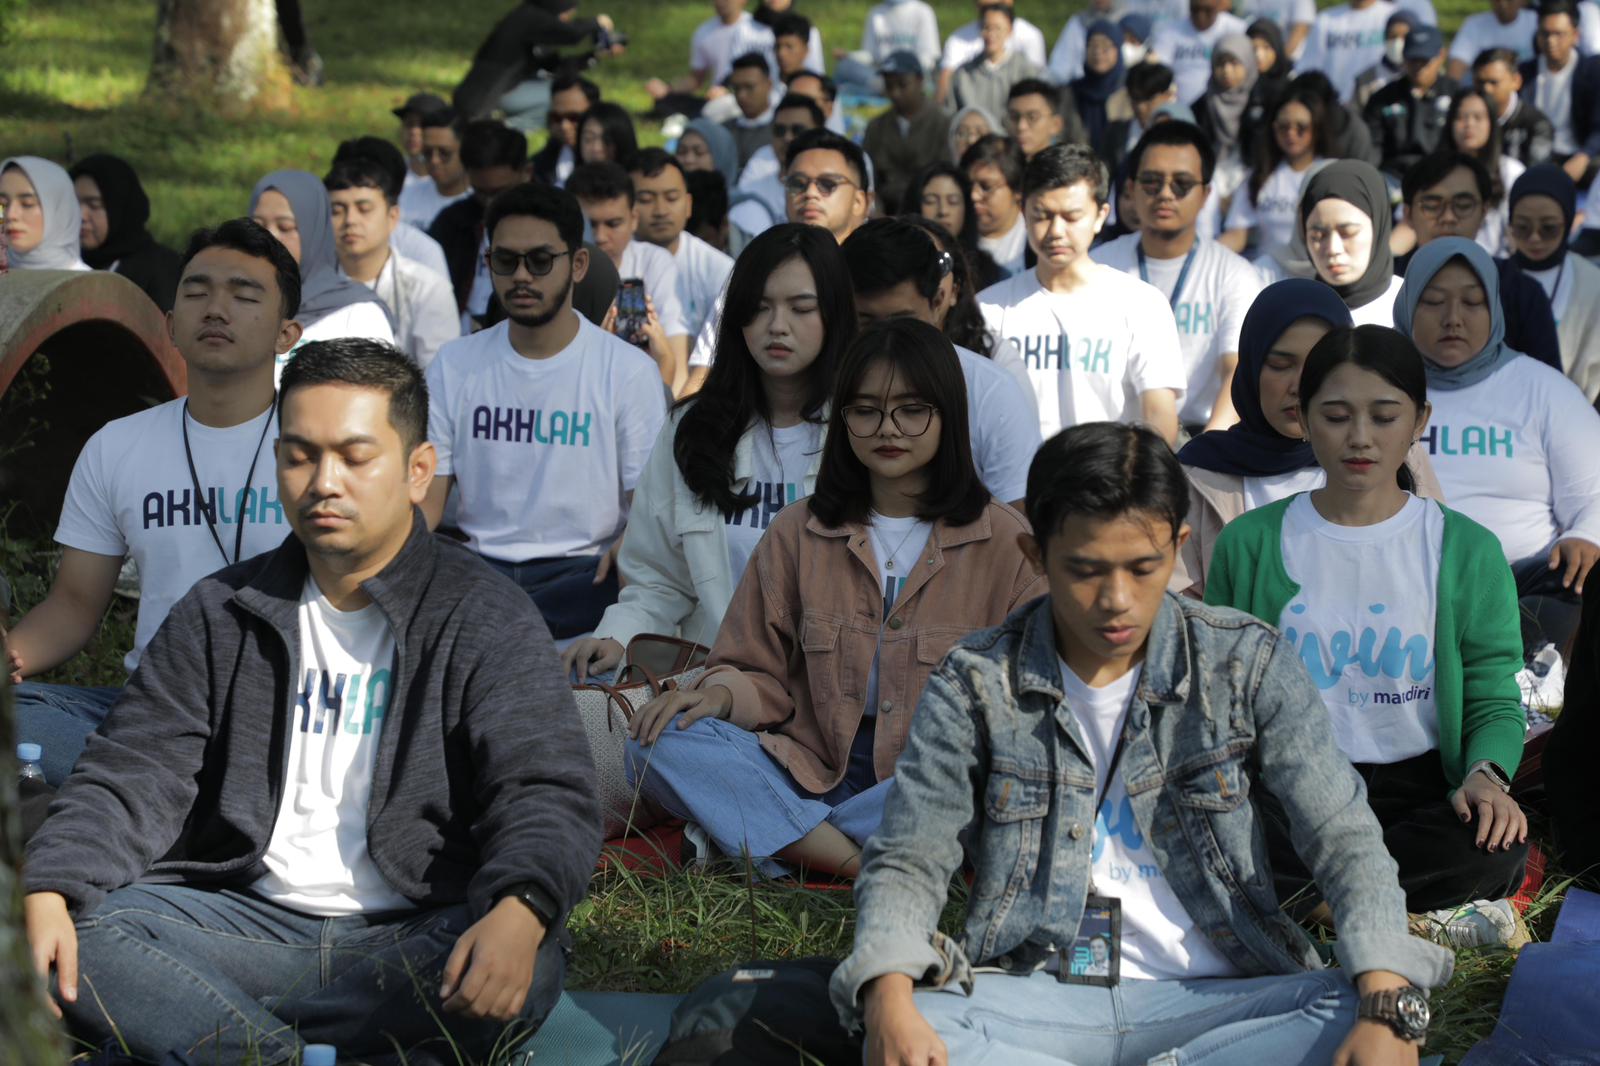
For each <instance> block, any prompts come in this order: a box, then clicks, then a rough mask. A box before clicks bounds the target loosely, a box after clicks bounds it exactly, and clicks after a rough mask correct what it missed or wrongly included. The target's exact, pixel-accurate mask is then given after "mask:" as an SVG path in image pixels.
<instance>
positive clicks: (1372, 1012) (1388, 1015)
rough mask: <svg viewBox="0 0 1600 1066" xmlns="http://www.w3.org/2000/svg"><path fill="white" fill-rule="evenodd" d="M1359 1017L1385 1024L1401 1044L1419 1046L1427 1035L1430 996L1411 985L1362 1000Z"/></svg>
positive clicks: (1429, 1018)
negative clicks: (1409, 1041) (1409, 1043)
mask: <svg viewBox="0 0 1600 1066" xmlns="http://www.w3.org/2000/svg"><path fill="white" fill-rule="evenodd" d="M1357 1017H1360V1018H1368V1019H1371V1020H1373V1021H1378V1022H1382V1023H1384V1024H1385V1025H1387V1026H1388V1027H1389V1028H1391V1029H1393V1030H1394V1031H1395V1034H1396V1035H1397V1036H1399V1037H1400V1038H1401V1039H1402V1040H1411V1041H1415V1042H1418V1043H1420V1042H1421V1041H1422V1040H1424V1039H1426V1037H1427V1035H1428V1023H1429V1021H1430V1020H1431V1012H1430V1011H1429V1009H1428V997H1427V994H1426V993H1424V992H1423V991H1422V990H1421V989H1420V988H1417V987H1415V986H1411V985H1408V986H1407V987H1405V988H1387V989H1384V990H1383V991H1381V992H1373V993H1370V994H1368V995H1365V996H1362V997H1361V1005H1360V1008H1359V1010H1358V1011H1357Z"/></svg>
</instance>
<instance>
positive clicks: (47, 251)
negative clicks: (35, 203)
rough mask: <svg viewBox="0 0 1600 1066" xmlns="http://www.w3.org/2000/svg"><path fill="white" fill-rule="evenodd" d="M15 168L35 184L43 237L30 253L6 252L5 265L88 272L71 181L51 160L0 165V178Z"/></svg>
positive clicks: (30, 158) (31, 158)
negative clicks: (40, 212)
mask: <svg viewBox="0 0 1600 1066" xmlns="http://www.w3.org/2000/svg"><path fill="white" fill-rule="evenodd" d="M11 167H16V168H17V169H18V170H20V171H22V173H23V174H24V175H26V176H27V179H28V181H29V182H31V183H32V184H33V191H34V193H35V194H36V195H37V196H38V197H39V207H40V209H41V210H42V211H43V212H44V237H43V238H42V239H41V240H40V241H39V244H38V245H37V246H36V247H35V248H34V249H33V251H31V252H19V251H17V250H16V249H15V248H7V249H6V262H7V264H8V265H9V266H10V267H11V268H12V269H14V270H88V269H89V264H88V263H85V262H84V261H83V254H82V251H81V250H80V249H79V247H78V230H79V227H81V226H82V225H83V211H82V209H81V208H80V207H79V206H78V193H77V191H76V190H75V189H74V188H73V186H72V178H71V177H69V176H68V175H67V172H66V171H65V170H62V169H61V168H60V167H58V166H57V165H56V164H54V163H52V162H50V160H48V159H40V158H39V157H38V156H36V155H19V156H13V157H12V158H10V159H7V160H6V161H5V162H3V163H0V174H3V173H5V171H6V170H7V169H9V168H11Z"/></svg>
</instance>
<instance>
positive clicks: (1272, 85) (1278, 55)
mask: <svg viewBox="0 0 1600 1066" xmlns="http://www.w3.org/2000/svg"><path fill="white" fill-rule="evenodd" d="M1244 33H1245V36H1246V37H1249V38H1250V45H1251V47H1252V48H1254V49H1255V53H1256V71H1257V74H1258V80H1257V81H1256V87H1257V88H1258V89H1260V90H1261V92H1262V94H1263V100H1264V101H1267V102H1270V101H1271V100H1273V99H1275V98H1276V97H1277V96H1279V95H1281V94H1282V93H1283V92H1284V91H1285V90H1287V89H1288V88H1289V79H1290V78H1291V77H1292V76H1293V73H1294V63H1293V62H1292V61H1291V60H1290V59H1289V49H1288V47H1287V46H1286V45H1285V44H1284V41H1283V30H1282V29H1280V28H1279V27H1278V24H1277V23H1276V22H1273V21H1272V20H1271V19H1267V18H1260V19H1256V20H1255V21H1254V22H1252V23H1250V27H1249V29H1247V30H1245V31H1244Z"/></svg>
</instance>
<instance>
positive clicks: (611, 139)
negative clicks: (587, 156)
mask: <svg viewBox="0 0 1600 1066" xmlns="http://www.w3.org/2000/svg"><path fill="white" fill-rule="evenodd" d="M591 122H593V123H595V124H597V125H598V126H599V127H600V135H601V136H602V137H604V138H605V141H606V144H607V145H608V146H609V147H610V148H611V160H610V161H611V162H613V163H616V164H618V165H619V166H621V167H623V168H624V169H626V168H627V166H628V164H630V163H632V162H633V157H634V156H635V155H638V154H639V137H638V135H637V134H636V133H635V132H634V129H633V118H632V117H631V116H630V115H629V114H628V110H627V108H624V107H622V106H620V105H618V104H614V103H612V102H611V101H609V100H601V101H600V102H599V103H596V104H591V105H589V110H588V111H587V112H585V114H584V116H583V119H582V121H580V122H579V123H578V144H579V146H580V151H579V154H580V155H581V154H582V152H581V146H582V144H583V127H585V126H587V125H588V124H589V123H591Z"/></svg>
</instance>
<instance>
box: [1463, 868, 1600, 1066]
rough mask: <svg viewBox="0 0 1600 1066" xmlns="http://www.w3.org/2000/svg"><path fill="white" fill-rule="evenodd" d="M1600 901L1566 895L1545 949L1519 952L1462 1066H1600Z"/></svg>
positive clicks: (1571, 891)
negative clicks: (1486, 1030)
mask: <svg viewBox="0 0 1600 1066" xmlns="http://www.w3.org/2000/svg"><path fill="white" fill-rule="evenodd" d="M1597 1017H1600V896H1597V895H1595V894H1594V893H1592V892H1585V891H1583V890H1581V889H1576V888H1574V889H1569V890H1568V892H1567V897H1566V899H1565V900H1564V901H1563V902H1562V904H1561V914H1560V917H1559V918H1558V920H1557V922H1556V929H1555V933H1554V934H1553V935H1552V936H1551V938H1550V943H1548V944H1529V945H1528V946H1527V947H1525V948H1523V949H1522V954H1521V955H1520V956H1519V957H1518V959H1517V965H1516V967H1515V968H1514V969H1513V970H1512V971H1511V984H1510V987H1508V988H1507V989H1506V997H1505V1001H1504V1003H1502V1004H1501V1009H1500V1021H1499V1023H1498V1024H1497V1025H1496V1026H1495V1029H1494V1032H1493V1033H1492V1034H1490V1036H1489V1039H1487V1040H1484V1041H1482V1042H1481V1043H1479V1044H1478V1046H1477V1047H1475V1048H1473V1049H1472V1051H1471V1052H1469V1053H1468V1054H1467V1057H1466V1058H1465V1059H1463V1060H1462V1062H1461V1066H1600V1025H1597V1024H1596V1022H1595V1019H1596V1018H1597Z"/></svg>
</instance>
